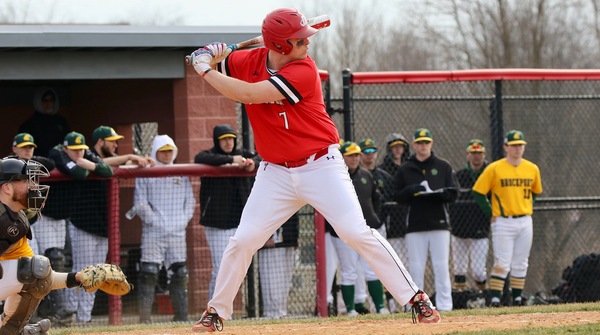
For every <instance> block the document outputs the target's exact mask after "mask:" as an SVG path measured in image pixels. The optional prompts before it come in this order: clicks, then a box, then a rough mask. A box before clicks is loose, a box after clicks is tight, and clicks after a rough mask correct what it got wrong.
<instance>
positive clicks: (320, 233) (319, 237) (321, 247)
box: [314, 209, 329, 317]
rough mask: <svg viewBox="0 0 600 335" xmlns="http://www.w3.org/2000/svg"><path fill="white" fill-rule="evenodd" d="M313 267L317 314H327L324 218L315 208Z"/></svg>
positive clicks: (323, 315) (325, 315)
mask: <svg viewBox="0 0 600 335" xmlns="http://www.w3.org/2000/svg"><path fill="white" fill-rule="evenodd" d="M314 220H315V263H316V264H315V267H316V275H317V314H318V315H319V316H320V317H327V316H329V312H328V308H327V291H328V289H327V256H326V254H325V218H324V217H323V215H321V213H319V212H318V211H317V210H316V209H315V219H314Z"/></svg>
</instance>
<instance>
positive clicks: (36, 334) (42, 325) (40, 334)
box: [21, 319, 51, 335]
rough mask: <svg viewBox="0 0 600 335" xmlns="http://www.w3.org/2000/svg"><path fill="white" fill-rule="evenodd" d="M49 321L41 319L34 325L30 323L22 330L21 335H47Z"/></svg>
mask: <svg viewBox="0 0 600 335" xmlns="http://www.w3.org/2000/svg"><path fill="white" fill-rule="evenodd" d="M50 324H51V323H50V320H48V319H42V320H40V321H38V322H36V323H31V324H28V325H26V326H25V327H24V328H23V331H22V332H21V334H23V335H48V330H50Z"/></svg>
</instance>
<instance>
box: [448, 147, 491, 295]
mask: <svg viewBox="0 0 600 335" xmlns="http://www.w3.org/2000/svg"><path fill="white" fill-rule="evenodd" d="M466 151H467V154H466V155H467V165H466V166H465V167H464V168H463V169H461V170H459V171H458V172H457V173H456V177H457V178H458V183H459V184H460V193H459V195H458V200H457V201H456V202H455V203H454V204H452V206H451V207H450V223H451V226H452V264H453V265H454V269H453V270H454V271H453V272H454V284H453V286H452V289H453V290H455V291H463V290H466V289H467V272H469V264H470V270H471V271H470V273H471V275H472V277H473V279H474V281H475V285H476V286H477V290H478V291H484V290H486V284H487V270H486V262H487V255H488V249H489V235H490V220H489V218H488V217H486V216H485V213H484V212H483V211H482V210H481V208H479V206H478V205H477V202H476V201H475V198H474V197H473V193H472V188H473V184H475V181H476V180H477V178H479V176H480V175H481V173H482V172H483V170H484V169H485V168H486V167H487V165H488V162H487V161H486V160H485V146H484V143H483V141H482V140H479V139H472V140H470V141H469V143H468V145H467V150H466Z"/></svg>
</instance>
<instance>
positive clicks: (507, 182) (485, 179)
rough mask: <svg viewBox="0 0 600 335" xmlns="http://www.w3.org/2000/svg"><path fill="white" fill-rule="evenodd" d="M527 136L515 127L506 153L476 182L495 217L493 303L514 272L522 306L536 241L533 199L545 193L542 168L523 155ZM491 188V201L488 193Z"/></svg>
mask: <svg viewBox="0 0 600 335" xmlns="http://www.w3.org/2000/svg"><path fill="white" fill-rule="evenodd" d="M526 144H527V142H526V141H525V136H524V135H523V133H522V132H521V131H519V130H511V131H509V132H508V133H506V135H505V136H504V151H505V152H506V157H504V158H501V159H499V160H497V161H495V162H493V163H490V165H488V166H487V168H486V169H485V170H483V173H482V174H481V175H480V176H479V178H478V179H477V181H476V182H475V185H473V195H474V196H475V200H476V201H477V203H478V204H479V206H480V207H481V209H482V210H483V212H484V213H485V215H486V217H488V218H491V219H490V223H491V230H492V250H493V252H494V266H493V267H492V273H491V276H490V292H491V294H492V301H491V306H492V307H500V297H501V295H502V290H503V288H504V282H505V281H506V279H507V276H508V274H509V273H510V288H511V291H512V298H513V301H512V303H513V305H516V306H521V305H523V303H524V301H523V298H522V294H523V289H524V288H525V277H526V275H527V267H528V265H529V253H530V251H531V244H532V242H533V221H532V218H531V215H532V214H533V203H534V202H535V199H536V197H537V196H538V195H539V194H540V193H542V178H541V175H540V169H539V168H538V166H537V165H535V164H534V163H532V162H530V161H528V160H526V159H524V158H523V153H524V152H525V145H526ZM489 192H491V203H490V200H489V199H488V197H487V196H486V195H487V194H488V193H489Z"/></svg>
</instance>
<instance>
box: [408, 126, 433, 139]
mask: <svg viewBox="0 0 600 335" xmlns="http://www.w3.org/2000/svg"><path fill="white" fill-rule="evenodd" d="M419 141H430V142H431V141H433V137H432V136H431V132H430V131H429V129H426V128H419V129H417V130H416V131H415V136H414V140H413V142H419Z"/></svg>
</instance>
